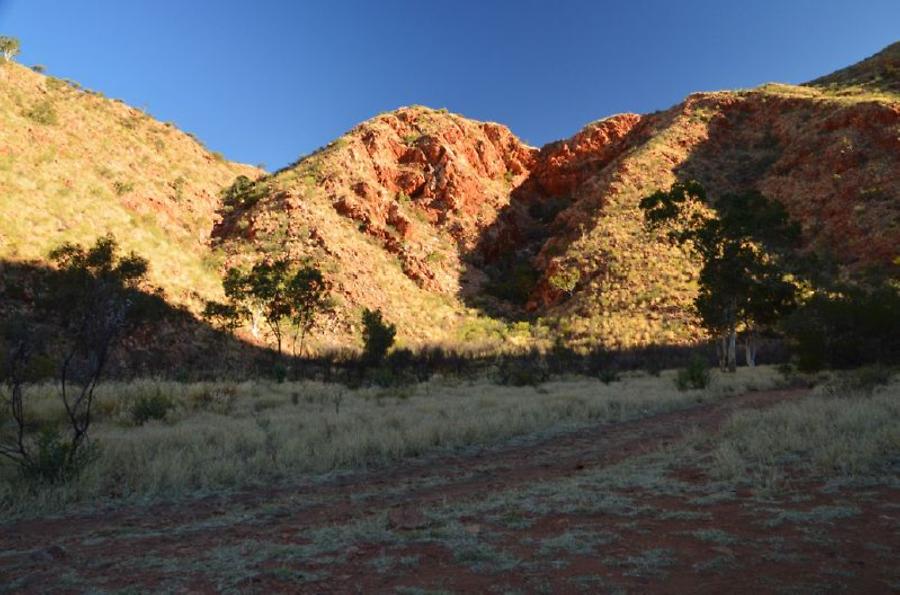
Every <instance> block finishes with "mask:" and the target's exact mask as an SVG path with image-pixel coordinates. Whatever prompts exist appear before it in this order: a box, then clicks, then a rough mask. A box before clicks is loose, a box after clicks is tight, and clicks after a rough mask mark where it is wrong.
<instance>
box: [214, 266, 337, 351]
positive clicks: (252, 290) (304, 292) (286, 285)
mask: <svg viewBox="0 0 900 595" xmlns="http://www.w3.org/2000/svg"><path fill="white" fill-rule="evenodd" d="M222 287H223V289H224V290H225V295H226V297H227V298H228V300H229V304H227V305H226V304H217V305H214V306H209V305H208V306H207V308H208V313H209V314H210V315H213V316H217V317H219V318H221V315H222V314H227V316H229V317H230V316H232V315H234V316H237V317H238V320H240V319H246V318H249V319H250V321H251V325H252V332H253V334H254V336H255V335H256V334H257V330H256V329H257V318H258V317H261V318H262V320H263V321H264V322H265V323H266V326H268V328H269V330H270V331H271V333H272V336H273V337H274V338H275V344H276V349H277V353H278V355H279V356H280V355H281V353H282V344H283V339H284V332H285V325H286V324H287V323H292V324H294V325H295V327H296V328H297V332H298V334H300V335H301V350H302V339H303V338H305V336H306V333H307V332H308V331H309V330H310V329H311V328H312V326H313V325H314V324H315V318H316V315H317V314H318V313H319V312H320V311H321V310H322V309H323V308H324V307H325V304H326V299H325V296H326V289H327V286H326V283H325V279H324V277H323V276H322V273H321V272H320V271H319V270H318V269H317V268H315V267H314V266H311V265H307V266H304V267H302V268H301V269H299V270H298V271H296V272H295V271H293V270H292V268H291V264H290V262H289V261H288V260H285V259H282V260H276V261H272V262H258V263H256V264H255V265H253V268H252V269H251V270H250V271H249V272H246V273H245V272H242V271H241V270H240V269H237V268H231V269H229V270H228V272H227V273H226V274H225V278H224V279H223V281H222ZM228 320H229V322H232V321H234V319H231V318H229V319H228Z"/></svg>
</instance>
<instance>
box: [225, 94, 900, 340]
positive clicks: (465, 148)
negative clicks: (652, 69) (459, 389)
mask: <svg viewBox="0 0 900 595" xmlns="http://www.w3.org/2000/svg"><path fill="white" fill-rule="evenodd" d="M826 78H827V77H826ZM821 80H825V79H821ZM892 80H893V79H892ZM879 81H880V83H879V84H881V85H887V86H886V87H884V88H891V87H890V86H891V85H892V84H893V83H892V82H891V80H888V79H886V78H884V77H883V76H882V78H880V79H879ZM685 179H697V180H699V181H700V182H702V183H703V184H704V185H705V186H707V188H708V189H709V190H710V191H711V193H712V194H713V195H717V194H722V193H725V192H733V191H741V190H748V189H758V190H760V191H761V192H763V193H764V194H766V195H768V196H770V197H773V198H775V199H777V200H779V201H781V202H782V203H783V204H784V205H785V206H786V208H787V210H788V211H789V213H790V215H791V216H792V218H794V219H795V220H797V221H799V222H800V223H801V225H802V227H803V230H804V238H805V242H806V249H808V250H815V251H820V252H827V253H828V254H830V255H832V256H833V257H834V258H835V259H836V260H837V261H838V262H839V263H840V264H841V265H843V267H844V269H845V270H846V271H851V272H852V271H854V270H860V269H862V268H864V267H866V266H868V265H870V264H878V263H880V264H889V263H890V262H891V261H892V259H893V258H894V257H895V256H896V246H898V245H900V196H898V193H900V101H897V100H895V99H894V98H893V96H891V95H885V94H871V93H864V92H854V93H850V94H838V93H835V92H834V90H833V89H830V88H829V89H820V88H817V87H797V86H790V85H775V84H771V85H765V86H763V87H760V88H757V89H753V90H749V91H736V92H719V93H701V94H695V95H692V96H690V97H688V98H687V99H686V100H685V101H684V102H683V103H681V104H679V105H677V106H674V107H673V108H671V109H669V110H666V111H663V112H658V113H655V114H649V115H645V116H639V115H636V114H623V115H619V116H614V117H612V118H607V119H605V120H601V121H598V122H595V123H593V124H590V125H588V126H587V127H586V128H585V129H584V130H582V131H581V132H579V133H578V134H576V135H575V136H574V137H572V138H571V139H568V140H565V141H560V142H557V143H552V144H550V145H548V146H546V147H544V148H542V149H540V150H536V149H533V148H531V147H527V146H525V145H524V144H523V143H521V142H520V141H519V140H518V139H516V138H515V136H513V135H512V134H511V133H510V132H509V131H508V130H507V129H506V128H504V127H502V126H500V125H497V124H492V123H482V122H476V121H473V120H468V119H465V118H462V117H460V116H458V115H454V114H448V113H446V112H444V111H442V110H431V109H428V108H421V107H413V108H402V109H400V110H397V111H396V112H392V113H389V114H382V115H380V116H378V117H376V118H373V119H372V120H369V121H367V122H365V123H363V124H361V125H359V126H358V127H356V128H354V129H353V130H351V131H350V132H348V133H347V134H346V135H345V136H343V137H341V138H340V139H338V140H337V141H335V142H334V143H332V144H331V145H329V146H328V147H326V148H324V149H323V150H321V151H319V152H317V153H315V154H313V155H311V156H309V157H307V158H305V159H302V160H301V161H299V162H298V163H296V164H294V165H293V166H291V167H289V168H286V169H285V170H283V171H281V172H278V173H277V174H275V175H273V176H270V177H268V178H265V179H262V180H261V181H259V182H257V184H256V186H255V187H254V188H253V190H252V191H250V194H253V195H254V196H258V197H261V199H260V200H259V201H258V202H253V201H248V202H247V203H246V204H244V205H243V206H240V207H237V208H236V209H235V210H233V212H230V213H229V214H227V215H226V217H225V220H224V223H223V225H221V226H219V227H218V228H217V230H216V232H215V236H216V238H217V242H218V243H219V244H220V245H221V246H222V247H223V248H224V249H225V251H226V253H227V254H228V261H229V263H231V264H249V262H251V261H253V260H255V259H257V258H259V257H260V255H261V254H265V255H272V254H285V255H288V256H289V257H291V258H293V259H298V260H299V259H311V260H314V261H318V262H320V263H322V264H323V265H324V267H325V269H326V272H327V275H328V277H329V279H330V280H331V282H332V284H333V287H334V289H335V293H336V295H337V296H338V297H339V298H340V299H339V305H338V308H337V309H336V314H335V316H334V317H332V318H331V319H330V321H329V323H328V329H327V331H326V334H327V336H328V338H329V340H330V341H335V342H343V341H345V340H348V339H349V338H351V337H352V336H354V335H355V334H356V333H357V332H358V328H356V321H357V320H358V319H359V316H358V313H359V309H360V308H361V307H370V308H380V309H382V310H384V312H385V314H386V316H387V318H388V319H389V320H392V321H394V322H396V323H397V324H398V326H399V329H400V333H401V336H402V337H404V338H405V339H406V340H407V341H408V342H412V343H428V342H434V341H442V340H452V341H456V340H469V341H471V340H473V339H476V338H478V337H481V336H482V335H484V334H488V335H489V334H490V333H491V332H493V333H495V336H505V338H506V339H508V338H509V335H510V333H512V334H513V335H515V334H516V333H518V332H519V331H521V332H522V333H523V334H524V335H529V336H533V337H538V338H551V337H553V336H556V335H560V336H563V337H566V338H568V339H569V340H570V341H573V342H574V343H576V344H581V345H585V346H587V345H593V344H596V343H601V344H604V345H607V346H610V347H633V346H639V345H645V344H650V343H659V342H665V343H683V342H686V341H693V340H697V339H699V338H700V337H701V336H702V333H701V330H700V328H699V326H698V324H697V321H696V320H695V319H694V317H693V316H692V315H691V313H690V304H691V301H692V300H693V297H694V295H696V291H697V287H696V275H697V271H698V267H697V263H695V262H691V260H690V259H689V257H688V256H687V255H686V254H685V253H683V252H682V251H681V250H680V249H678V248H674V247H672V246H670V245H669V244H668V242H666V241H665V239H664V238H662V237H659V236H655V235H651V234H648V233H647V232H646V231H645V230H644V228H643V225H642V217H641V214H640V211H639V209H638V206H637V205H638V202H639V201H640V199H641V198H642V197H644V196H646V195H647V194H649V193H651V192H653V191H655V190H657V189H659V188H667V187H669V186H670V185H671V184H672V183H673V182H675V181H676V180H685ZM254 200H255V199H254ZM250 202H253V204H250ZM560 272H564V273H567V274H570V275H574V276H575V277H576V278H577V279H578V281H577V283H576V284H575V286H574V288H571V291H563V290H560V289H558V288H557V287H558V286H559V284H558V283H556V284H554V283H553V282H552V281H553V279H554V277H557V276H558V274H559V273H560ZM518 320H528V321H530V322H531V323H532V325H531V327H530V328H528V325H524V326H523V325H521V324H516V321H518ZM523 340H524V337H523Z"/></svg>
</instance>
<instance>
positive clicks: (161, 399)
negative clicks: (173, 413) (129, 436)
mask: <svg viewBox="0 0 900 595" xmlns="http://www.w3.org/2000/svg"><path fill="white" fill-rule="evenodd" d="M174 407H175V404H174V403H173V402H172V399H170V398H169V397H167V396H166V395H163V394H162V393H161V392H159V391H157V392H156V393H155V394H153V395H141V397H140V398H139V399H138V400H137V401H135V402H134V404H133V405H132V406H131V419H132V421H133V422H134V425H136V426H142V425H144V424H145V423H147V422H148V421H150V420H154V419H155V420H163V419H165V418H166V414H167V413H168V412H169V410H170V409H173V408H174Z"/></svg>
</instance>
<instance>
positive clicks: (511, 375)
mask: <svg viewBox="0 0 900 595" xmlns="http://www.w3.org/2000/svg"><path fill="white" fill-rule="evenodd" d="M549 377H550V373H549V371H548V369H547V364H546V362H544V361H543V360H540V359H533V358H528V359H507V360H504V361H503V362H501V363H500V366H499V367H498V368H497V374H496V376H495V381H496V382H497V384H502V385H505V386H537V385H538V384H540V383H542V382H545V381H546V380H547V379H548V378H549Z"/></svg>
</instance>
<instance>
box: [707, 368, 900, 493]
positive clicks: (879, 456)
mask: <svg viewBox="0 0 900 595" xmlns="http://www.w3.org/2000/svg"><path fill="white" fill-rule="evenodd" d="M898 453H900V379H898V378H895V379H894V380H893V382H892V383H890V384H888V385H887V386H884V387H881V388H878V389H876V390H875V391H874V393H872V394H870V395H866V394H861V393H860V394H853V393H846V394H840V395H837V394H835V393H834V392H833V391H829V390H824V391H821V392H818V393H814V394H811V395H810V396H808V397H805V398H803V399H801V400H799V401H795V402H790V403H783V404H780V405H777V406H775V407H772V408H770V409H767V410H762V411H740V412H737V413H735V414H734V415H733V416H732V417H731V419H730V420H729V421H728V422H727V423H726V424H725V426H724V427H723V429H722V431H721V434H720V435H719V437H718V439H717V446H716V447H715V449H714V451H713V458H714V465H713V472H714V475H715V476H717V477H719V478H722V479H729V480H734V479H749V480H752V481H753V482H756V483H759V482H760V481H762V482H764V483H765V482H767V481H770V480H772V479H773V478H775V479H777V478H778V477H780V476H782V475H785V474H790V473H800V474H802V475H809V476H813V477H817V478H821V479H829V478H841V477H858V476H868V475H873V474H878V473H880V472H884V471H889V469H890V468H891V466H896V465H897V464H898V463H900V454H898Z"/></svg>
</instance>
